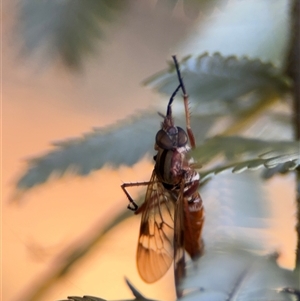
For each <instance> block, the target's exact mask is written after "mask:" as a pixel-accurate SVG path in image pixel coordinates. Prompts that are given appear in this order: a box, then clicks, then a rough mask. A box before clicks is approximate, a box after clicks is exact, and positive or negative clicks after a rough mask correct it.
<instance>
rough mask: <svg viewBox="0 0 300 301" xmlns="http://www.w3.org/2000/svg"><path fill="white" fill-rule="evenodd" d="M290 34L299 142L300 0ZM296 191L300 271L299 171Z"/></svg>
mask: <svg viewBox="0 0 300 301" xmlns="http://www.w3.org/2000/svg"><path fill="white" fill-rule="evenodd" d="M291 32H292V37H291V42H290V49H289V53H288V62H287V73H288V75H289V76H290V77H291V79H292V80H293V88H292V96H293V111H294V116H293V119H294V120H293V125H294V132H295V139H296V140H300V66H299V63H300V0H294V1H293V2H292V4H291ZM299 151H300V150H299ZM296 190H297V191H296V206H297V215H296V218H297V224H296V231H297V247H296V269H300V169H297V170H296Z"/></svg>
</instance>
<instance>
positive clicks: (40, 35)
mask: <svg viewBox="0 0 300 301" xmlns="http://www.w3.org/2000/svg"><path fill="white" fill-rule="evenodd" d="M123 6H124V1H120V0H101V1H99V0H85V1H81V0H72V1H70V0H65V1H60V0H51V1H49V0H46V1H37V0H24V1H21V8H20V19H19V23H18V31H19V34H20V37H22V40H24V45H23V46H24V47H23V52H24V53H25V54H31V53H33V52H34V51H42V53H43V54H44V55H45V54H47V55H49V56H51V57H54V58H55V59H57V58H59V59H62V61H63V62H64V63H65V64H66V65H68V66H69V67H76V68H77V67H79V66H80V65H81V61H82V60H83V59H84V58H85V55H86V54H90V53H92V52H94V50H95V47H96V41H97V40H100V39H103V37H104V34H103V31H104V26H105V25H106V24H107V23H108V22H111V21H112V19H113V18H114V17H115V13H116V12H117V11H118V10H120V9H121V8H122V7H123Z"/></svg>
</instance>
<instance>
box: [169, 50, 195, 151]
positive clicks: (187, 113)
mask: <svg viewBox="0 0 300 301" xmlns="http://www.w3.org/2000/svg"><path fill="white" fill-rule="evenodd" d="M172 58H173V60H174V64H175V68H176V71H177V76H178V80H179V83H180V86H181V90H182V93H183V103H184V109H185V120H186V131H187V134H188V136H189V140H190V143H191V147H192V148H195V147H196V142H195V137H194V133H193V131H192V128H191V124H190V111H189V96H188V94H187V93H186V90H185V86H184V83H183V80H182V77H181V73H180V70H179V65H178V62H177V58H176V55H173V56H172Z"/></svg>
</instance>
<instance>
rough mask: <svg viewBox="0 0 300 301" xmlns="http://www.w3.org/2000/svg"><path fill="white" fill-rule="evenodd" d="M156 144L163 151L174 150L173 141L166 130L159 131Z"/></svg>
mask: <svg viewBox="0 0 300 301" xmlns="http://www.w3.org/2000/svg"><path fill="white" fill-rule="evenodd" d="M155 141H156V144H157V145H158V146H159V147H160V148H162V149H172V148H173V144H172V140H171V139H170V137H169V136H168V134H167V133H166V132H165V131H164V130H159V131H158V132H157V134H156V137H155Z"/></svg>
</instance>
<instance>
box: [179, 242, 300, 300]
mask: <svg viewBox="0 0 300 301" xmlns="http://www.w3.org/2000/svg"><path fill="white" fill-rule="evenodd" d="M275 259H276V257H275ZM275 259H274V258H273V257H272V256H269V257H261V256H257V255H254V254H252V253H249V252H245V251H243V250H242V249H240V248H239V246H226V245H225V246H223V248H222V249H219V250H211V251H210V252H206V253H205V254H204V256H203V257H202V258H200V259H199V260H198V262H197V264H196V265H192V264H190V265H189V266H188V274H187V277H186V278H185V279H184V281H183V283H182V286H181V287H182V288H183V289H184V290H186V291H187V294H186V295H185V296H184V297H183V298H181V299H180V300H191V301H192V300H201V301H202V300H203V301H211V300H218V301H225V300H227V301H229V300H243V301H248V300H249V301H253V300H261V301H271V300H272V301H273V300H276V301H291V300H292V298H291V295H289V294H288V293H285V292H283V291H281V290H282V288H283V287H294V288H296V287H298V281H297V277H296V275H295V274H294V273H293V272H291V271H288V270H284V269H282V268H280V267H279V266H278V265H277V263H276V260H275Z"/></svg>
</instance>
